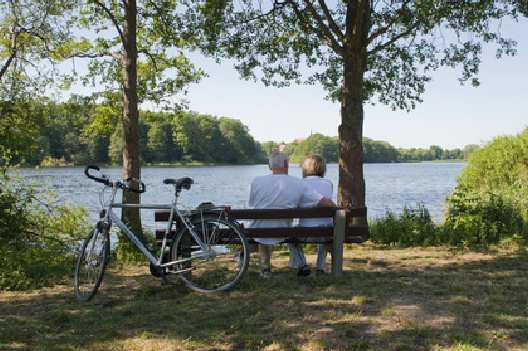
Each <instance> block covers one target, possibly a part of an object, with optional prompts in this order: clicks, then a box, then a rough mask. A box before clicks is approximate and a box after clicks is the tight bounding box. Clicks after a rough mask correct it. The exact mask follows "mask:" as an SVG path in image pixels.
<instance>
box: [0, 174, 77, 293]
mask: <svg viewBox="0 0 528 351" xmlns="http://www.w3.org/2000/svg"><path fill="white" fill-rule="evenodd" d="M54 199H55V196H54V195H53V194H52V193H47V192H44V193H39V192H38V191H36V190H35V188H34V187H32V186H28V187H23V186H21V184H20V182H19V181H18V179H16V178H12V177H10V176H8V175H5V174H4V175H3V176H2V186H1V187H0V211H1V216H0V290H28V289H36V288H40V287H43V286H52V285H54V284H56V283H59V282H62V281H63V280H64V279H66V278H71V277H72V276H73V272H74V267H75V257H76V249H78V247H79V240H80V238H82V237H84V236H85V235H86V233H87V224H86V222H85V219H86V218H87V216H86V213H85V211H84V210H83V209H81V208H78V207H75V206H72V205H71V204H62V205H59V204H56V203H54V202H53V200H54Z"/></svg>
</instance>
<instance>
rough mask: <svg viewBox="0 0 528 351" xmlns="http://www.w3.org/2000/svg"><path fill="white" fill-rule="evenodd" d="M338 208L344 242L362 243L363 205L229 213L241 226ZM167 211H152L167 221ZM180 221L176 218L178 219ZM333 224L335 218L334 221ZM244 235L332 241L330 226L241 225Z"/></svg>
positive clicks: (159, 233) (327, 212) (329, 213)
mask: <svg viewBox="0 0 528 351" xmlns="http://www.w3.org/2000/svg"><path fill="white" fill-rule="evenodd" d="M338 210H342V212H341V213H343V212H344V214H345V223H346V225H345V233H344V238H343V239H344V242H345V243H361V242H363V241H365V240H367V239H368V237H369V233H368V225H367V219H366V217H367V209H366V208H322V207H317V208H292V209H231V210H230V211H229V216H230V217H233V218H234V219H236V220H237V221H239V222H241V223H242V225H244V221H251V220H254V219H295V218H328V217H331V218H334V219H335V217H336V213H337V211H338ZM168 220H169V211H166V210H159V211H156V213H155V221H156V222H167V221H168ZM178 220H179V219H178ZM334 223H335V220H334ZM164 232H165V230H164V229H159V230H157V231H156V238H157V239H158V241H159V240H161V239H162V238H163V234H164ZM244 232H245V234H246V237H247V238H248V239H249V240H250V241H253V239H254V238H283V237H287V238H288V239H287V240H286V242H299V239H300V238H308V237H318V238H320V237H325V238H327V240H326V241H327V242H332V238H333V235H334V228H333V227H286V228H251V227H248V226H244Z"/></svg>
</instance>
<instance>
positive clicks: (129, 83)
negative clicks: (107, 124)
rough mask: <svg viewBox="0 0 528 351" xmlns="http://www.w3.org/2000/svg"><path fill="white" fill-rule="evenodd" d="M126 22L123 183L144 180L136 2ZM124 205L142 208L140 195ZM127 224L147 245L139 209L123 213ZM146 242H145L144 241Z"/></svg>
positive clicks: (130, 0) (128, 195) (128, 5)
mask: <svg viewBox="0 0 528 351" xmlns="http://www.w3.org/2000/svg"><path fill="white" fill-rule="evenodd" d="M123 4H124V6H125V19H124V22H123V62H122V70H123V179H128V178H135V179H140V178H141V172H140V165H139V111H138V96H137V37H136V20H137V4H136V0H124V1H123ZM123 202H124V203H130V204H139V203H140V195H139V194H137V193H132V192H128V191H123ZM122 218H123V221H124V222H125V223H127V224H128V225H129V226H130V228H131V229H132V231H133V232H134V233H135V234H137V235H138V237H139V239H141V240H142V241H143V239H144V237H143V231H142V227H141V217H140V211H139V209H127V210H123V214H122ZM143 242H144V241H143Z"/></svg>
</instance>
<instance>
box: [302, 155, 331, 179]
mask: <svg viewBox="0 0 528 351" xmlns="http://www.w3.org/2000/svg"><path fill="white" fill-rule="evenodd" d="M299 166H300V167H301V168H302V173H303V177H308V176H318V177H323V176H324V174H325V173H326V161H325V159H324V158H323V156H321V155H308V156H306V157H305V158H304V159H303V160H302V162H301V163H300V165H299Z"/></svg>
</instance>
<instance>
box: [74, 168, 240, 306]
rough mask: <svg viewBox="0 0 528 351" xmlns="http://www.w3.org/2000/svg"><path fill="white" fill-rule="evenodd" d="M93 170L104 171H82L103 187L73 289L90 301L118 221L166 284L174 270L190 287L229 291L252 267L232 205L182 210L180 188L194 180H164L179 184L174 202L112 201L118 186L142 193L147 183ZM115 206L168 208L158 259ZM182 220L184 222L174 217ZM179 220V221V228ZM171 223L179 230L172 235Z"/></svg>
mask: <svg viewBox="0 0 528 351" xmlns="http://www.w3.org/2000/svg"><path fill="white" fill-rule="evenodd" d="M94 171H97V172H100V168H99V167H98V166H94V165H89V166H86V168H85V170H84V173H85V175H86V176H87V177H88V178H90V179H92V180H94V181H95V182H99V183H102V184H104V185H105V186H104V187H103V189H102V191H101V193H100V202H101V206H102V210H101V212H100V215H99V221H98V222H97V224H96V226H95V228H94V229H93V230H92V231H91V232H90V234H89V235H88V236H87V237H86V239H85V240H84V243H83V245H82V248H81V251H80V254H79V259H78V261H77V266H76V269H75V281H74V290H75V295H76V296H77V299H78V300H80V301H89V300H91V299H92V298H93V296H94V295H95V293H96V292H97V290H98V289H99V286H100V284H101V282H102V280H103V276H104V273H105V269H106V266H107V264H108V262H109V259H110V228H111V227H112V225H113V224H114V223H115V224H116V225H117V227H118V228H119V229H120V230H121V231H122V232H123V233H125V235H126V237H127V238H128V239H129V240H131V241H132V242H133V243H134V244H135V246H136V247H137V248H138V249H139V250H140V251H141V252H142V253H143V255H144V256H145V257H147V259H148V260H149V261H150V265H151V273H152V274H153V275H154V276H157V277H161V278H163V282H162V284H169V282H168V280H167V275H168V274H176V275H177V276H179V278H180V279H181V280H182V281H183V283H184V284H185V285H187V286H188V287H189V288H191V289H193V290H196V291H199V292H205V293H210V292H219V291H225V290H228V289H230V288H232V287H233V286H235V285H236V284H238V283H239V282H240V280H241V279H242V277H243V276H244V274H245V273H246V270H247V268H248V265H249V244H248V241H247V239H246V237H245V235H244V230H243V229H242V227H241V226H240V225H239V224H238V223H237V222H236V221H235V220H234V219H232V218H231V217H229V209H230V208H229V206H216V207H214V206H209V207H206V208H198V209H192V210H180V208H179V207H178V205H177V204H178V198H179V196H180V193H181V191H182V189H185V190H189V189H190V188H191V184H194V181H193V180H192V179H191V178H180V179H165V180H164V181H163V183H164V184H168V185H173V186H174V188H175V197H174V199H173V200H172V202H171V203H170V204H125V203H116V202H114V199H115V196H116V193H117V191H118V190H119V189H122V190H123V191H133V192H137V193H144V192H145V191H146V186H145V184H144V183H143V182H142V181H141V180H137V179H127V180H125V181H111V180H109V179H108V176H107V175H106V174H103V173H102V172H100V175H99V174H97V175H98V176H95V175H94V174H93V173H94ZM107 189H111V194H110V196H109V197H108V198H107V200H106V201H105V199H104V193H105V190H107ZM114 208H121V209H126V208H136V209H151V210H156V209H163V210H170V216H169V221H168V222H167V228H166V230H165V234H164V237H163V241H162V243H161V250H160V254H159V256H158V257H156V255H155V254H154V253H152V252H150V251H149V250H148V249H147V247H146V246H145V245H144V244H143V243H142V242H141V241H140V240H139V239H138V237H137V236H136V235H135V234H134V233H133V232H132V230H131V229H130V228H128V227H127V225H126V224H125V223H123V221H122V220H121V219H120V218H119V217H118V216H117V214H116V213H115V212H114V211H113V209H114ZM178 218H179V219H181V221H176V219H178ZM176 222H178V223H181V224H180V225H178V227H177V228H176V225H175V224H174V223H176ZM173 227H174V228H175V234H174V236H173V238H172V239H170V236H171V232H172V229H173ZM245 253H247V254H245ZM167 260H168V261H167Z"/></svg>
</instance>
